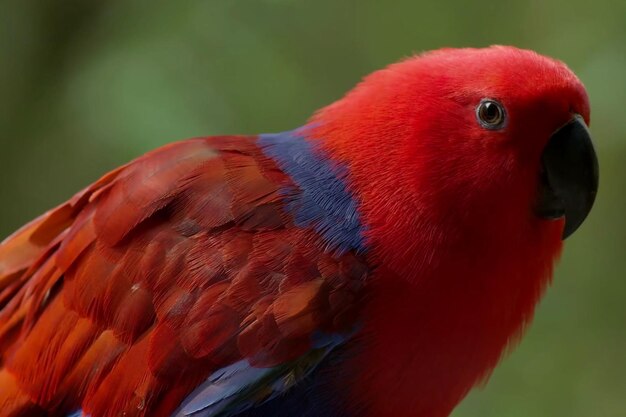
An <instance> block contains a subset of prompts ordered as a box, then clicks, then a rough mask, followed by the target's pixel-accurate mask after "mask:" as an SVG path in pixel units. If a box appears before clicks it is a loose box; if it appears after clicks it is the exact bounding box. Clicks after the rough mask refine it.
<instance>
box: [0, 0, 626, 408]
mask: <svg viewBox="0 0 626 417" xmlns="http://www.w3.org/2000/svg"><path fill="white" fill-rule="evenodd" d="M494 43H499V44H514V45H517V46H521V47H525V48H532V49H536V50H538V51H539V52H541V53H544V54H548V55H552V56H555V57H557V58H560V59H562V60H564V61H566V62H567V63H568V64H569V65H570V66H571V67H572V68H573V69H574V71H575V72H576V73H577V74H578V75H579V76H580V78H581V79H582V80H583V82H584V83H585V84H586V86H587V89H588V91H589V94H590V97H591V103H592V120H593V121H592V126H591V128H592V132H593V135H594V138H595V140H596V145H597V149H598V152H599V158H600V162H601V188H600V194H599V199H598V201H597V205H596V207H595V209H594V211H593V212H592V213H591V216H590V218H589V219H588V221H587V222H586V223H585V224H584V226H583V227H582V228H581V230H579V232H577V233H576V234H575V235H574V236H573V237H572V238H571V239H570V240H569V241H568V242H567V247H566V251H565V255H564V256H563V259H562V261H561V264H560V266H559V268H558V272H557V276H556V279H555V283H554V285H553V287H552V288H551V289H550V290H549V291H548V294H547V296H546V298H545V299H544V301H543V302H542V304H541V306H540V308H539V310H538V312H537V318H536V320H535V323H534V325H533V326H532V328H531V329H530V332H529V333H528V336H527V337H526V338H525V339H524V341H523V342H522V344H521V346H520V347H519V349H517V350H516V351H515V353H513V354H512V355H511V356H510V357H508V358H507V359H506V360H505V361H504V362H503V363H502V365H501V366H500V367H499V368H498V369H497V370H496V372H495V374H494V376H493V377H492V379H491V381H490V383H489V384H488V385H487V387H486V388H484V389H481V390H477V391H475V392H473V393H472V394H471V395H470V396H469V397H468V398H467V400H466V401H464V403H463V404H462V405H461V406H460V407H459V408H458V409H457V411H455V413H454V417H486V416H497V417H518V416H519V417H529V416H532V417H554V416H568V417H622V416H626V331H625V330H626V220H625V218H626V114H625V109H626V2H625V1H620V0H596V1H594V2H589V1H587V0H569V1H567V2H560V1H557V0H551V1H546V0H530V1H524V2H516V3H513V2H499V1H494V0H481V1H471V2H469V1H462V0H456V1H448V2H443V1H441V2H427V1H415V0H404V1H380V0H359V1H347V0H310V1H305V0H299V1H298V0H254V1H253V0H248V1H245V0H224V1H222V0H207V1H191V0H188V1H177V2H174V1H158V0H152V1H129V0H108V1H103V0H100V1H97V0H93V1H84V0H69V1H64V0H0V236H2V237H4V236H6V235H8V234H9V233H10V232H11V231H13V230H14V229H16V228H17V227H18V226H20V225H21V224H23V223H24V222H26V221H27V220H29V219H31V218H32V217H34V216H36V215H37V214H39V213H41V212H42V211H44V210H46V209H47V208H49V207H51V206H53V205H56V204H58V203H60V202H61V201H63V200H64V199H66V198H68V197H69V196H71V195H72V194H73V193H74V192H75V191H77V190H78V189H80V188H81V187H83V186H85V185H86V184H88V183H89V182H91V181H93V180H94V179H96V178H97V177H98V176H99V175H101V174H102V173H104V172H106V171H107V170H109V169H111V168H113V167H115V166H117V165H119V164H121V163H124V162H126V161H128V160H129V159H131V158H133V157H135V156H137V155H139V154H141V153H143V152H145V151H147V150H149V149H152V148H155V147H157V146H159V145H162V144H165V143H166V142H168V141H172V140H176V139H183V138H187V137H191V136H199V135H210V134H220V133H257V132H273V131H281V130H285V129H290V128H293V127H296V126H299V125H300V124H302V123H303V121H304V120H305V119H306V118H307V117H308V115H310V114H311V112H312V111H314V110H315V109H316V108H318V107H320V106H322V105H324V104H327V103H329V102H331V101H333V100H335V99H337V98H338V97H340V96H341V95H342V94H343V93H344V92H345V91H346V90H348V89H349V88H350V87H352V86H353V85H354V84H355V83H356V82H357V81H358V80H359V79H360V78H361V77H362V76H363V75H365V74H367V73H368V72H370V71H372V70H375V69H377V68H380V67H382V66H384V65H386V64H388V63H390V62H392V61H395V60H397V59H399V58H402V57H404V56H407V55H410V54H412V53H415V52H420V51H423V50H428V49H433V48H438V47H442V46H486V45H489V44H494Z"/></svg>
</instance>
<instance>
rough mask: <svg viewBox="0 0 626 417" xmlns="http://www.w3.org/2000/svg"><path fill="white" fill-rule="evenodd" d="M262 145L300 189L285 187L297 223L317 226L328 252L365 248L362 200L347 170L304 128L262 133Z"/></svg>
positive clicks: (361, 250)
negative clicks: (350, 184) (354, 191)
mask: <svg viewBox="0 0 626 417" xmlns="http://www.w3.org/2000/svg"><path fill="white" fill-rule="evenodd" d="M258 143H259V146H260V147H261V148H262V149H263V151H264V153H265V154H266V155H267V156H268V157H270V158H272V159H273V160H274V161H275V162H276V164H277V165H278V167H279V168H280V169H282V170H283V171H284V172H285V173H287V174H288V175H289V176H290V177H291V179H292V180H293V182H294V184H295V185H296V186H297V189H295V190H294V189H293V187H290V188H291V189H285V190H284V192H285V195H287V196H288V204H287V209H288V210H289V211H290V212H291V213H292V214H293V216H294V218H295V223H296V226H298V227H313V228H314V229H315V230H316V231H317V232H318V233H319V234H320V235H321V236H322V237H323V238H324V240H325V241H326V243H327V248H326V249H327V250H328V251H337V252H338V254H343V253H345V252H348V251H350V250H355V251H358V252H363V251H364V250H365V242H364V239H363V236H364V227H363V225H362V224H361V220H360V215H359V211H358V202H357V200H356V199H355V197H354V196H353V195H352V193H351V192H350V191H349V189H348V187H347V185H346V182H345V179H346V174H347V169H346V168H345V167H343V166H341V165H339V164H337V163H335V162H334V161H332V160H331V159H329V157H328V155H326V154H325V153H324V152H323V151H322V150H321V149H318V148H317V147H316V146H315V142H313V141H311V140H307V139H306V138H305V137H304V135H303V130H302V129H300V130H294V131H290V132H283V133H275V134H264V135H259V140H258Z"/></svg>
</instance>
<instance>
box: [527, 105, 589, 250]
mask: <svg viewBox="0 0 626 417" xmlns="http://www.w3.org/2000/svg"><path fill="white" fill-rule="evenodd" d="M541 163H542V166H543V172H542V176H541V177H542V178H541V183H542V184H541V190H540V194H539V201H538V205H537V213H538V214H539V215H540V216H541V217H544V218H548V219H557V218H561V217H563V216H565V228H564V230H563V239H565V238H567V237H568V236H570V235H571V234H572V233H574V232H575V231H576V229H578V227H579V226H580V225H581V224H582V222H583V221H584V220H585V218H586V217H587V215H588V214H589V212H590V211H591V207H592V206H593V202H594V200H595V199H596V193H597V191H598V159H597V157H596V152H595V150H594V149H593V144H592V143H591V136H590V135H589V130H588V129H587V125H586V124H585V122H584V120H583V119H582V117H581V116H579V115H575V116H574V117H573V118H572V120H570V121H569V122H568V123H567V124H566V125H564V126H563V127H561V128H560V129H559V130H557V131H556V132H555V133H554V134H553V135H552V137H551V138H550V141H549V142H548V145H547V146H546V148H545V149H544V151H543V155H542V157H541Z"/></svg>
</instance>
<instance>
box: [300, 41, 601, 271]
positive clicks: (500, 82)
mask: <svg viewBox="0 0 626 417" xmlns="http://www.w3.org/2000/svg"><path fill="white" fill-rule="evenodd" d="M588 124H589V100H588V97H587V94H586V91H585V88H584V87H583V85H582V83H581V82H580V80H579V79H578V78H577V77H576V76H575V75H574V74H573V72H571V71H570V70H569V69H568V68H567V66H566V65H565V64H563V63H562V62H560V61H557V60H554V59H552V58H548V57H545V56H542V55H539V54H537V53H535V52H532V51H528V50H521V49H517V48H513V47H505V46H494V47H490V48H485V49H470V48H466V49H442V50H438V51H434V52H429V53H426V54H423V55H419V56H416V57H411V58H408V59H406V60H404V61H401V62H399V63H396V64H393V65H391V66H389V67H387V68H386V69H383V70H381V71H378V72H375V73H373V74H371V75H369V76H368V77H366V78H365V79H364V81H363V82H362V83H361V84H359V85H358V86H357V87H356V88H355V89H354V90H352V91H351V92H349V93H348V94H347V95H346V96H345V97H344V98H343V99H341V100H339V101H338V102H336V103H334V104H332V105H330V106H328V107H326V108H324V109H322V110H321V111H319V112H318V113H317V114H316V115H315V116H314V117H313V119H312V123H311V126H312V136H313V137H324V138H328V140H326V141H324V145H323V146H325V147H326V148H327V149H328V151H329V152H331V153H332V154H333V155H334V156H335V157H336V158H337V159H338V160H340V161H341V163H343V164H346V165H348V166H350V167H351V169H350V170H349V172H350V175H351V177H352V178H351V182H352V184H354V185H353V186H354V188H355V189H357V190H358V195H359V196H360V198H361V204H362V206H363V210H364V211H365V212H366V215H365V218H366V219H367V220H368V228H369V230H370V234H371V236H373V237H374V238H373V240H379V241H381V240H382V241H384V240H385V239H386V240H387V242H393V244H387V245H384V246H386V247H390V246H393V247H396V248H397V247H398V246H399V245H402V247H403V248H405V250H409V251H413V252H420V253H422V254H423V253H428V249H429V248H432V247H438V245H439V244H441V243H442V242H444V241H445V242H454V241H455V238H457V237H458V239H459V240H460V241H458V242H457V243H458V244H469V245H474V244H479V243H480V244H483V245H484V244H485V242H492V243H493V244H494V245H495V246H500V245H505V246H507V247H511V246H513V245H515V244H520V245H521V244H525V245H534V244H539V243H540V241H541V242H543V244H544V246H545V245H547V246H549V249H550V250H549V251H550V252H552V253H554V254H557V253H558V252H559V251H560V245H561V239H562V238H565V237H568V236H569V235H571V234H572V233H573V232H574V231H575V230H576V229H577V228H578V227H579V226H580V224H581V223H582V221H583V220H584V219H585V217H586V216H587V214H588V213H589V211H590V209H591V206H592V205H593V202H594V199H595V195H596V190H597V187H598V165H597V160H596V155H595V152H594V148H593V145H592V142H591V138H590V135H589V131H588V129H587V125H588ZM417 230H419V233H420V236H419V237H418V236H411V231H417ZM416 233H417V232H416ZM461 241H462V242H461ZM522 241H523V242H522ZM547 242H549V244H548V243H547ZM451 244H454V243H451ZM420 245H421V247H418V246H420ZM555 256H556V255H555ZM423 261H424V257H422V258H421V260H420V261H419V262H421V263H423ZM402 262H403V263H405V264H406V259H404V260H403V261H402ZM416 262H417V261H416ZM409 264H410V262H409ZM411 266H412V267H415V266H416V265H411Z"/></svg>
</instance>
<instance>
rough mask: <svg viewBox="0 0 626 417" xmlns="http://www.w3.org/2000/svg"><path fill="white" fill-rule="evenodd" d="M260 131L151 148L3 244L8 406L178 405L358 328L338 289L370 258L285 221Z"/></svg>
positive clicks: (142, 408) (10, 410)
mask: <svg viewBox="0 0 626 417" xmlns="http://www.w3.org/2000/svg"><path fill="white" fill-rule="evenodd" d="M253 142H254V138H251V137H250V138H249V137H220V138H210V139H194V140H190V141H185V142H180V143H177V144H173V145H170V146H168V147H165V148H162V149H160V150H157V151H155V152H153V153H150V154H147V155H146V156H144V157H142V158H140V159H138V160H136V161H134V162H132V163H130V164H128V165H127V166H125V167H123V168H121V169H118V170H117V171H115V172H113V173H111V174H108V175H107V176H105V177H103V178H102V179H101V180H99V181H98V182H96V183H95V184H94V185H92V186H90V187H89V188H87V189H86V190H84V191H83V192H81V193H79V194H78V195H77V196H75V197H74V198H73V199H72V200H70V201H69V202H68V203H66V204H64V205H62V206H60V207H58V208H56V209H54V210H52V211H50V212H49V213H47V214H45V215H44V216H42V217H41V218H39V219H37V220H35V221H34V222H33V223H31V224H29V225H27V226H25V227H24V228H23V229H21V230H20V231H19V232H17V233H16V234H15V235H14V236H12V237H11V238H9V239H8V240H7V241H5V242H4V243H3V244H2V246H1V247H0V289H2V299H3V300H4V304H3V306H0V307H1V308H2V310H1V313H0V346H2V347H3V349H2V350H1V353H2V357H1V358H2V362H1V364H2V366H3V368H2V370H1V371H0V386H2V388H3V390H2V393H1V394H0V410H1V411H0V415H2V416H16V415H20V416H21V415H28V416H30V415H38V414H42V415H43V414H44V411H43V410H45V412H47V413H48V414H52V415H64V414H67V413H69V412H71V411H73V410H75V409H76V408H77V406H80V405H81V404H82V407H83V411H84V412H85V413H89V414H91V415H93V416H119V415H121V414H124V415H128V416H131V415H136V416H141V415H150V416H161V415H163V416H168V415H170V414H171V413H172V412H173V410H174V409H175V408H176V407H177V406H178V405H179V404H180V402H181V401H182V400H183V399H184V397H185V396H186V395H187V394H189V392H190V391H191V390H192V389H193V388H194V387H195V386H196V385H197V384H198V383H200V382H201V381H202V380H203V379H205V378H206V377H207V376H208V375H209V374H210V373H211V372H212V371H215V370H217V369H219V368H221V367H224V366H226V365H228V364H230V363H233V362H235V361H237V360H240V359H242V358H248V359H249V360H250V361H251V363H253V364H254V365H257V366H272V365H275V364H279V363H283V362H285V361H287V360H290V359H294V358H296V357H297V356H299V355H300V354H302V353H303V352H305V351H306V350H307V349H309V347H310V336H311V334H312V333H313V332H314V331H318V330H326V331H329V332H332V331H340V330H345V329H349V327H347V326H349V325H352V322H350V323H347V324H345V323H344V324H343V326H342V324H341V322H340V321H337V320H336V319H338V318H340V317H341V315H342V314H345V313H346V310H349V309H351V308H353V307H354V305H353V304H352V305H351V304H348V305H346V304H332V303H331V300H332V299H333V298H334V297H337V296H341V294H342V293H344V292H346V293H350V294H352V293H358V287H360V286H361V285H362V283H363V278H364V274H365V268H362V267H361V268H359V267H356V268H355V266H357V265H360V264H362V262H363V261H362V260H360V259H359V258H358V257H356V256H354V255H352V254H347V255H344V256H342V257H341V258H338V259H337V258H334V257H332V256H331V254H327V253H323V252H321V251H319V250H318V245H317V241H318V240H319V237H317V236H315V235H314V234H313V233H312V232H311V231H307V230H300V229H295V228H290V227H289V226H290V220H289V218H288V216H287V215H285V214H284V213H283V208H282V203H281V201H280V198H279V193H278V185H279V183H280V182H284V181H286V180H287V178H286V177H285V176H284V175H283V174H281V173H280V172H279V171H278V170H277V169H276V167H275V165H274V164H273V162H271V161H270V160H269V159H267V158H265V157H264V156H263V155H262V154H261V153H260V151H259V150H258V148H257V147H256V146H254V145H253ZM307 242H308V243H307ZM348 269H350V270H351V271H353V272H354V273H347V274H340V273H339V271H346V270H348Z"/></svg>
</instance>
